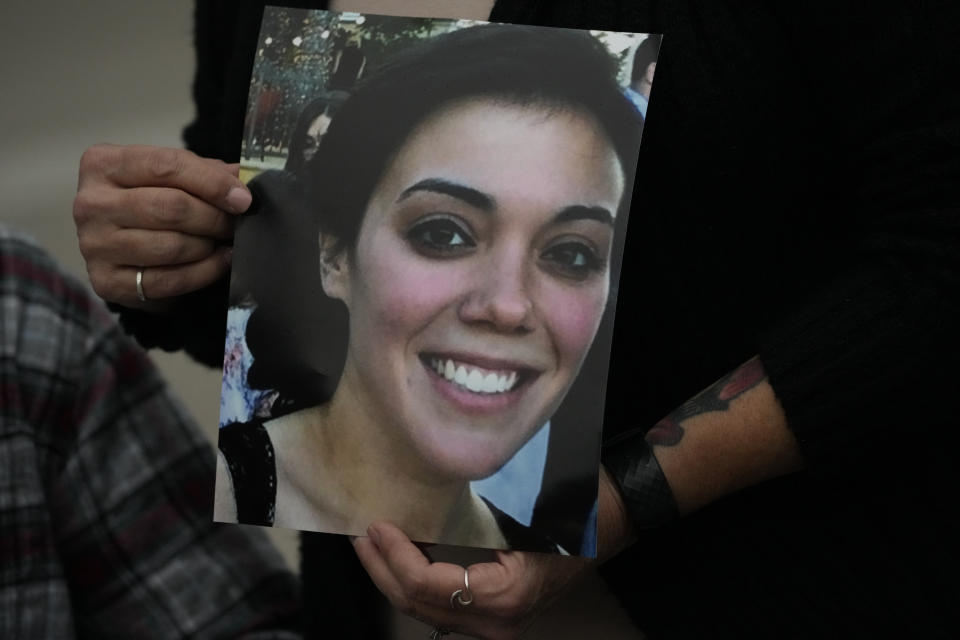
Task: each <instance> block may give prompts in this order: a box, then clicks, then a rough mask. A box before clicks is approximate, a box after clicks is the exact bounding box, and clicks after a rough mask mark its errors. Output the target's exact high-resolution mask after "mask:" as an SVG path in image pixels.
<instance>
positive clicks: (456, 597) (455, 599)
mask: <svg viewBox="0 0 960 640" xmlns="http://www.w3.org/2000/svg"><path fill="white" fill-rule="evenodd" d="M464 595H466V596H467V599H466V600H464V599H463V596H464ZM472 603H473V592H472V591H470V569H464V570H463V589H457V590H456V591H454V592H453V593H451V594H450V608H451V609H456V608H457V605H458V604H459V605H460V606H461V607H465V606H467V605H468V604H472Z"/></svg>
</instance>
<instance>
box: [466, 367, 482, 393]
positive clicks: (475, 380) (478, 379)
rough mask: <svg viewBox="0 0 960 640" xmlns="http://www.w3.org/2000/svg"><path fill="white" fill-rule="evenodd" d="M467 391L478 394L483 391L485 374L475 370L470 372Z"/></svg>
mask: <svg viewBox="0 0 960 640" xmlns="http://www.w3.org/2000/svg"><path fill="white" fill-rule="evenodd" d="M467 389H470V391H473V392H474V393H477V392H479V391H483V374H482V373H480V372H479V371H477V370H476V369H474V370H473V371H471V372H470V375H468V376H467Z"/></svg>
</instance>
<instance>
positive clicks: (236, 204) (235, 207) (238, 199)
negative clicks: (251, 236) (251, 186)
mask: <svg viewBox="0 0 960 640" xmlns="http://www.w3.org/2000/svg"><path fill="white" fill-rule="evenodd" d="M252 201H253V196H251V195H250V192H249V191H247V190H246V189H244V188H243V187H234V188H232V189H230V192H229V193H227V206H228V207H230V210H231V211H233V212H234V213H243V212H244V211H246V210H247V209H248V208H249V207H250V203H251V202H252Z"/></svg>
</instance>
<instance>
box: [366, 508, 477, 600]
mask: <svg viewBox="0 0 960 640" xmlns="http://www.w3.org/2000/svg"><path fill="white" fill-rule="evenodd" d="M369 531H370V534H371V536H370V537H371V538H372V539H373V540H374V543H375V544H376V546H377V548H378V549H379V550H380V553H381V555H382V556H383V559H384V561H386V563H387V566H388V567H389V569H390V571H391V572H392V573H393V575H394V576H396V577H397V579H398V580H399V581H400V584H401V586H402V587H403V588H404V590H405V592H406V594H407V596H408V597H411V598H413V599H414V600H416V601H418V602H421V603H423V604H427V605H434V604H438V603H439V604H443V603H444V602H446V603H448V604H449V599H450V594H451V593H453V592H454V591H455V590H456V589H458V588H462V587H463V586H464V585H463V567H461V566H460V565H456V564H450V563H448V562H430V560H429V558H427V557H426V556H425V555H424V554H423V552H422V551H421V550H420V549H419V548H418V547H417V545H415V544H414V543H413V542H411V541H410V539H409V538H408V537H407V536H406V534H405V533H403V531H401V530H400V529H399V528H398V527H396V526H394V525H392V524H390V523H389V522H376V523H374V524H372V525H370V530H369Z"/></svg>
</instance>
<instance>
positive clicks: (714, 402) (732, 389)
mask: <svg viewBox="0 0 960 640" xmlns="http://www.w3.org/2000/svg"><path fill="white" fill-rule="evenodd" d="M766 379H767V373H766V371H764V369H763V364H762V363H761V362H760V359H759V358H753V359H751V360H749V361H748V362H746V363H745V364H743V365H742V366H740V367H738V368H737V369H735V370H734V371H732V372H731V373H730V374H729V375H727V376H725V377H723V378H721V379H720V380H718V381H717V382H715V383H713V384H712V385H710V386H709V387H707V388H706V389H704V390H703V391H701V392H700V393H698V394H697V395H696V396H694V397H693V398H691V399H690V400H688V401H687V402H684V403H683V404H682V405H680V406H679V407H677V409H676V410H675V411H674V412H673V413H671V414H670V415H668V416H667V417H666V418H664V419H663V420H661V421H659V422H658V423H657V424H655V425H653V427H652V428H651V429H650V431H648V432H647V436H646V441H647V442H648V443H649V444H650V445H659V446H661V447H672V446H675V445H676V444H678V443H679V442H680V441H681V440H683V435H684V430H683V426H682V424H683V422H684V420H688V419H690V418H692V417H694V416H699V415H702V414H704V413H708V412H710V411H726V410H727V409H728V408H730V402H731V401H732V400H733V399H734V398H736V397H737V396H739V395H742V394H744V393H746V392H747V391H749V390H750V389H753V388H754V387H756V386H757V385H758V384H760V383H761V382H763V381H764V380H766Z"/></svg>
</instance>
